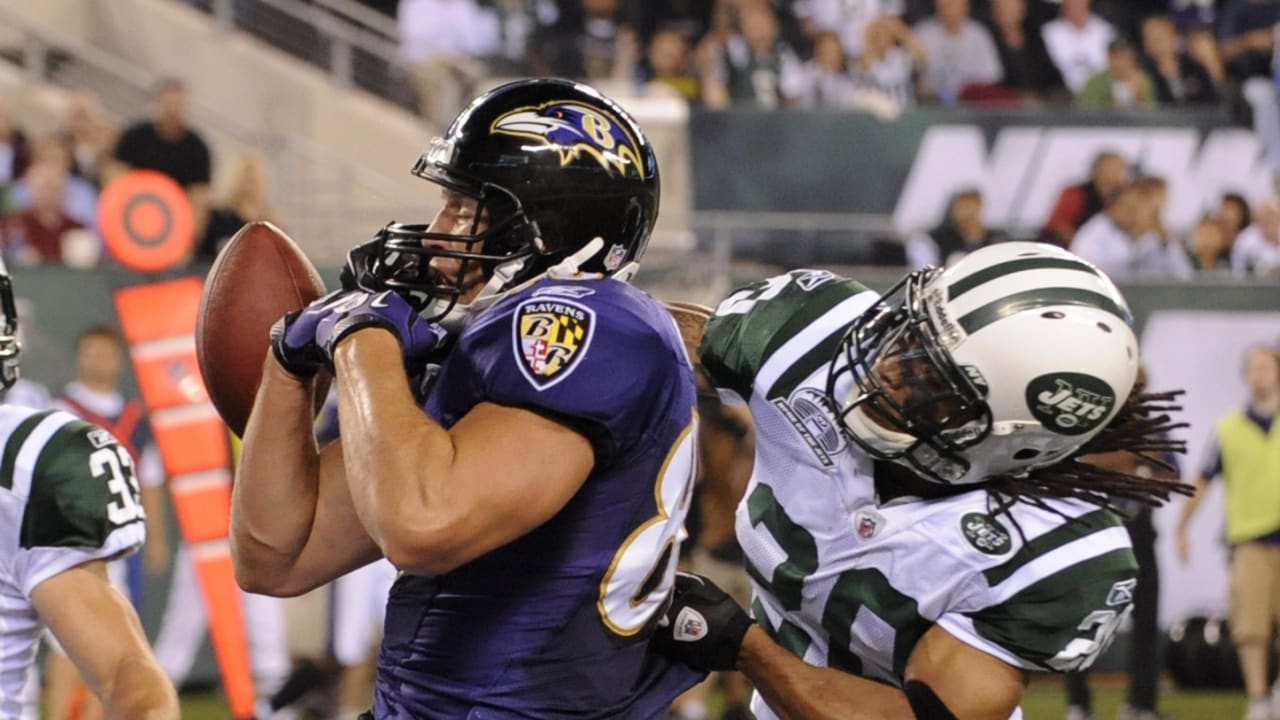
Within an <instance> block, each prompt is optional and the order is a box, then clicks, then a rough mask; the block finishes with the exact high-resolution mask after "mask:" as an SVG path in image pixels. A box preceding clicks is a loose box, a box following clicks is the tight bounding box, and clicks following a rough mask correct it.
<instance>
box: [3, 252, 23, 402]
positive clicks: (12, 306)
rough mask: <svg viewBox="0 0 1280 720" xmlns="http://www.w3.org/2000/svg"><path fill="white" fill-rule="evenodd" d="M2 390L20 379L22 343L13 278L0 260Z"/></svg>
mask: <svg viewBox="0 0 1280 720" xmlns="http://www.w3.org/2000/svg"><path fill="white" fill-rule="evenodd" d="M0 311H3V312H4V319H3V322H0V390H7V389H9V388H10V387H13V384H14V383H16V382H17V381H18V375H19V372H18V359H19V355H20V354H21V352H22V343H21V342H19V340H18V303H17V301H16V300H14V297H13V280H12V279H11V278H10V277H9V273H8V271H7V270H6V269H5V266H4V262H3V261H0Z"/></svg>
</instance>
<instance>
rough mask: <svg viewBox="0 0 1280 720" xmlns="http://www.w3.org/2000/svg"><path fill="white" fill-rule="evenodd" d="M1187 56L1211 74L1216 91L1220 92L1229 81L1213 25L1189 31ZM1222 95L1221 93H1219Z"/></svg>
mask: <svg viewBox="0 0 1280 720" xmlns="http://www.w3.org/2000/svg"><path fill="white" fill-rule="evenodd" d="M1186 46H1187V55H1188V56H1189V57H1190V58H1191V59H1192V60H1195V61H1196V62H1198V63H1200V65H1201V67H1203V68H1204V71H1205V72H1206V73H1208V74H1209V79H1210V80H1212V81H1213V86H1214V89H1215V90H1220V89H1221V88H1222V84H1223V83H1224V82H1226V79H1227V69H1226V66H1225V65H1224V64H1223V62H1222V52H1221V50H1220V48H1219V47H1218V36H1217V35H1215V34H1214V32H1213V26H1211V25H1199V26H1196V27H1193V28H1191V29H1190V30H1188V31H1187V36H1186ZM1219 94H1221V93H1219Z"/></svg>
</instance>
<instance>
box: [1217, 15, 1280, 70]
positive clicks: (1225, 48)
mask: <svg viewBox="0 0 1280 720" xmlns="http://www.w3.org/2000/svg"><path fill="white" fill-rule="evenodd" d="M1277 22H1280V2H1277V1H1276V0H1231V2H1230V4H1228V5H1227V6H1226V9H1224V10H1223V11H1222V19H1221V21H1220V23H1219V25H1218V35H1219V38H1220V39H1221V47H1222V60H1223V62H1225V63H1226V66H1227V75H1228V76H1229V77H1231V78H1232V79H1234V80H1236V81H1239V82H1243V81H1244V80H1246V79H1248V78H1251V77H1266V78H1269V77H1271V56H1272V54H1273V52H1274V50H1275V32H1274V30H1273V28H1274V27H1275V25H1276V23H1277Z"/></svg>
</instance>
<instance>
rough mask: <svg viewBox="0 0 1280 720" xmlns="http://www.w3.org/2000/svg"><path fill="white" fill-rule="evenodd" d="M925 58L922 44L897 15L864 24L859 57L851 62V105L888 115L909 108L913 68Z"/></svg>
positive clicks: (912, 99)
mask: <svg viewBox="0 0 1280 720" xmlns="http://www.w3.org/2000/svg"><path fill="white" fill-rule="evenodd" d="M928 57H929V52H928V50H926V49H925V47H924V43H922V42H920V40H919V38H917V37H916V36H915V33H913V32H911V28H909V27H907V24H906V23H904V22H902V20H901V19H900V18H898V17H897V16H896V15H885V16H883V17H881V18H880V19H879V20H876V21H875V22H873V23H871V24H870V25H867V37H866V40H865V42H864V45H863V53H862V57H859V58H858V60H857V61H856V62H855V63H854V64H853V80H854V84H856V85H857V87H858V92H857V94H856V95H855V96H854V105H855V106H856V107H862V108H865V109H868V110H871V111H875V112H878V114H881V115H888V116H892V115H894V114H896V113H900V112H902V111H903V110H905V109H907V108H909V107H912V106H913V105H915V103H916V93H915V84H914V79H913V78H914V76H915V68H916V67H917V66H919V65H921V64H923V63H924V62H925V61H926V60H927V59H928Z"/></svg>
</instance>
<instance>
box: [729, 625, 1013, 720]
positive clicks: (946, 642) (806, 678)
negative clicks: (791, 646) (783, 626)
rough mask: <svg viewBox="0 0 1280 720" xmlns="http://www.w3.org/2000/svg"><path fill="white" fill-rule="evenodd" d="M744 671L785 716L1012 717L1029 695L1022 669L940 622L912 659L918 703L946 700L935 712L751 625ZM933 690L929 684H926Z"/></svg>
mask: <svg viewBox="0 0 1280 720" xmlns="http://www.w3.org/2000/svg"><path fill="white" fill-rule="evenodd" d="M738 662H739V666H738V667H739V669H740V670H742V672H744V673H745V674H746V675H747V677H748V678H750V679H751V681H752V683H754V684H755V686H756V688H757V689H758V690H759V691H760V693H761V694H762V695H763V696H764V698H765V701H766V702H768V703H769V706H770V707H771V708H773V710H774V711H775V712H777V713H778V714H779V715H781V716H783V717H786V718H794V719H795V720H800V719H801V718H804V719H805V720H822V719H823V718H832V720H835V719H836V718H843V719H844V720H889V719H890V718H895V719H898V718H910V717H929V718H942V717H946V716H945V715H941V714H938V713H939V712H941V711H942V709H943V708H945V711H946V712H949V713H950V714H951V715H952V716H954V717H955V718H958V719H960V720H970V719H972V720H988V719H990V720H1007V718H1008V717H1009V716H1010V715H1011V714H1013V711H1014V710H1015V709H1016V708H1017V706H1018V703H1019V701H1020V700H1021V698H1022V690H1023V686H1024V676H1023V673H1022V671H1021V670H1019V669H1017V668H1015V667H1013V666H1011V665H1009V664H1007V663H1005V662H1003V661H1001V660H998V659H996V658H995V657H993V656H991V655H988V654H987V653H984V652H982V651H980V650H977V649H974V648H973V647H970V646H969V645H966V644H964V643H963V642H961V641H959V640H957V639H956V638H955V637H954V636H952V635H951V634H950V633H948V632H947V631H946V630H943V629H942V628H940V627H936V626H935V627H934V628H933V629H931V630H930V631H929V632H927V633H926V634H925V635H924V637H922V638H921V639H920V642H919V643H918V644H917V645H916V647H915V649H914V650H913V651H912V653H911V659H910V660H909V661H908V663H907V669H906V681H907V683H908V684H911V683H921V684H923V686H924V687H921V686H913V689H912V692H913V693H921V697H920V698H919V699H917V700H916V703H917V704H918V705H920V704H922V703H927V702H929V700H928V699H926V698H925V696H924V695H923V693H932V694H933V695H934V701H936V702H937V703H940V704H941V707H936V708H934V709H933V712H930V711H928V710H926V709H925V708H924V706H922V707H921V709H920V710H913V709H912V701H911V700H910V699H909V698H908V696H907V693H906V692H904V691H903V690H900V689H898V688H895V687H891V686H889V685H885V684H883V683H878V682H874V681H872V680H867V679H865V678H860V677H857V676H856V675H850V674H849V673H846V672H843V671H840V670H835V669H831V668H822V667H816V666H813V665H809V664H807V663H805V662H804V661H803V660H800V659H799V658H797V657H796V656H794V655H792V654H791V653H790V652H788V651H787V650H785V649H784V648H782V647H781V646H779V645H778V644H777V643H775V642H774V641H773V640H772V639H771V638H770V637H769V636H768V635H767V634H765V632H764V631H763V630H761V629H760V628H758V627H752V628H751V630H749V631H748V632H747V635H746V637H745V638H744V639H743V643H742V653H741V655H740V656H739V660H738ZM926 688H927V689H926Z"/></svg>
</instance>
